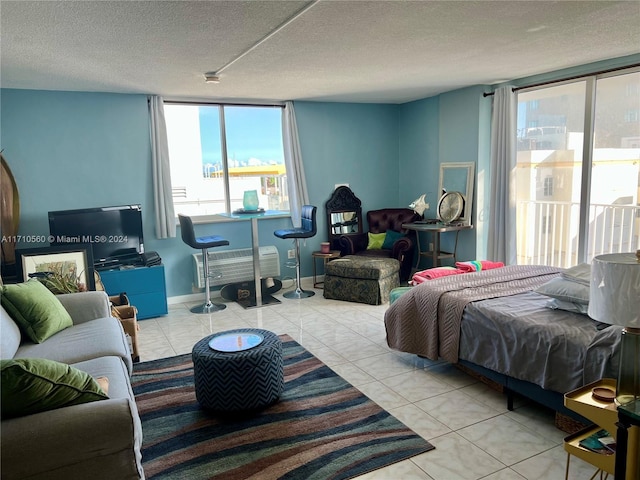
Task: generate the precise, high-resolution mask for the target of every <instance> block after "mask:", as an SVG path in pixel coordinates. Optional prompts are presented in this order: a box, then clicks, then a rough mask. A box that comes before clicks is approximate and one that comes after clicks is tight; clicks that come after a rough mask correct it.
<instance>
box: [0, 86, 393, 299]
mask: <svg viewBox="0 0 640 480" xmlns="http://www.w3.org/2000/svg"><path fill="white" fill-rule="evenodd" d="M0 93H1V100H2V102H1V104H0V119H1V122H2V123H1V126H2V130H1V132H0V145H1V146H2V148H3V149H4V156H5V158H6V160H7V163H8V164H9V166H10V168H11V170H12V172H13V174H14V176H15V178H16V182H17V184H18V189H19V192H20V201H21V218H20V229H19V234H20V235H44V236H46V235H48V233H49V226H48V221H47V212H48V211H50V210H65V209H73V208H85V207H94V206H106V205H120V204H129V203H140V204H142V206H143V213H144V215H143V229H144V235H145V248H146V250H147V251H149V250H155V251H157V252H158V253H159V254H160V256H161V257H162V260H163V263H164V265H165V272H166V282H167V294H168V295H169V296H177V295H185V294H189V293H192V288H191V282H192V277H193V271H192V264H191V262H192V260H191V254H192V253H194V252H193V250H192V249H191V248H190V247H188V246H186V245H185V244H184V243H182V241H181V240H180V238H179V237H178V238H173V239H165V240H158V239H156V238H154V237H155V235H154V231H155V230H154V223H153V194H152V185H151V163H150V162H151V159H150V158H151V155H150V146H149V125H148V113H147V99H146V96H144V95H120V94H105V93H81V92H52V91H32V90H13V89H4V90H2V91H1V92H0ZM397 109H398V107H397V106H389V105H362V104H353V105H351V104H322V103H311V102H300V103H297V104H296V114H297V120H298V126H299V130H300V141H301V146H302V151H303V155H304V158H305V169H306V178H307V184H308V188H309V193H310V201H311V203H312V204H314V205H317V206H318V213H319V215H318V220H319V233H318V235H317V236H316V237H314V238H312V239H309V240H308V241H307V242H306V244H302V245H301V249H302V255H303V258H304V259H308V260H307V261H303V263H302V275H303V276H310V275H311V269H312V264H311V261H310V259H311V255H310V253H311V251H313V250H319V246H320V242H321V241H324V240H325V239H326V231H327V230H326V220H325V217H324V202H325V201H326V200H327V199H328V198H329V196H330V195H331V192H332V191H333V186H334V184H335V183H350V184H351V186H352V187H353V188H354V190H355V191H356V192H357V194H358V195H359V196H360V197H361V198H362V200H363V204H364V206H365V208H367V209H369V208H379V207H383V206H393V205H396V203H397V197H398V176H397V173H398V172H397V162H398V120H397ZM307 157H308V158H307ZM379 172H385V174H384V175H380V174H379ZM258 225H259V238H260V244H261V245H275V246H276V247H277V248H278V250H279V252H280V258H281V263H282V267H281V276H282V277H285V276H287V277H291V276H294V271H293V270H292V269H290V268H287V267H285V266H284V263H286V261H287V255H286V253H287V250H288V249H289V248H291V246H292V244H291V243H290V242H289V241H284V240H280V239H278V238H276V237H275V236H274V235H273V231H274V230H276V229H278V228H288V227H290V226H291V221H290V220H289V219H270V220H262V221H260V222H258ZM196 230H197V233H198V235H205V234H218V235H222V236H224V237H225V238H227V239H228V240H229V241H230V246H229V248H233V249H236V248H248V247H250V246H251V233H250V224H249V222H235V223H222V224H220V223H217V224H205V225H198V226H197V227H196ZM44 245H46V243H38V244H25V243H24V242H23V243H21V244H19V245H18V247H19V248H32V247H39V246H44Z"/></svg>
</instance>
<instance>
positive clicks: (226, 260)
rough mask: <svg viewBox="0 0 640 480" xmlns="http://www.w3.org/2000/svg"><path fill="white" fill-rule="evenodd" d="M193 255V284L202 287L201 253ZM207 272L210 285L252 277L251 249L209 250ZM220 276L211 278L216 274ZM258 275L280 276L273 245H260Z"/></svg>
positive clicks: (277, 255) (242, 280)
mask: <svg viewBox="0 0 640 480" xmlns="http://www.w3.org/2000/svg"><path fill="white" fill-rule="evenodd" d="M192 257H193V285H194V286H195V287H197V288H204V275H203V272H204V265H203V262H202V253H194V254H193V255H192ZM209 273H210V275H211V277H212V278H211V279H210V284H211V286H212V287H215V286H219V285H226V284H228V283H237V282H245V281H247V280H252V279H253V250H252V249H251V248H241V249H238V250H221V251H218V252H217V251H211V250H209ZM220 274H222V276H221V277H220V278H213V277H215V276H216V275H220ZM260 275H262V278H267V277H279V276H280V255H279V254H278V249H277V248H276V247H274V246H267V247H260Z"/></svg>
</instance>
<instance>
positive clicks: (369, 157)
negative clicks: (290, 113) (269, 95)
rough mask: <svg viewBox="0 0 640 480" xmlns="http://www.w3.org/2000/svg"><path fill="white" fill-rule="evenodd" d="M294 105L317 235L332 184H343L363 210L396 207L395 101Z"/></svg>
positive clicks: (323, 222) (324, 228)
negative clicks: (347, 186)
mask: <svg viewBox="0 0 640 480" xmlns="http://www.w3.org/2000/svg"><path fill="white" fill-rule="evenodd" d="M295 109H296V120H297V122H298V134H299V138H300V143H301V148H302V156H303V159H304V164H305V174H306V178H307V187H308V189H309V196H310V198H311V199H313V201H314V202H316V203H315V204H316V205H317V206H318V211H319V217H318V236H319V237H321V238H322V239H326V238H327V231H328V230H327V220H326V218H325V210H324V204H325V202H326V201H327V200H328V199H329V197H330V196H331V193H332V192H333V190H334V189H335V185H336V184H337V183H340V184H343V183H347V184H349V186H350V188H351V189H352V190H353V192H354V193H355V194H356V195H357V196H358V198H360V200H361V201H362V210H363V211H364V212H366V211H368V210H375V209H378V208H385V207H396V206H399V205H400V204H399V203H398V189H399V181H398V143H399V139H398V109H399V107H398V106H397V105H381V104H346V103H317V102H295ZM365 222H366V220H365ZM365 227H366V225H365Z"/></svg>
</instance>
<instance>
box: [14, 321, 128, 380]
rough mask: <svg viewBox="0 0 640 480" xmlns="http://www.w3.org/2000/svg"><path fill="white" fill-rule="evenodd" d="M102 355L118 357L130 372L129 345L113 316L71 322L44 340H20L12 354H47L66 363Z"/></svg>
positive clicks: (23, 355)
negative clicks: (68, 325) (40, 341)
mask: <svg viewBox="0 0 640 480" xmlns="http://www.w3.org/2000/svg"><path fill="white" fill-rule="evenodd" d="M105 356H114V357H120V358H121V359H122V361H123V362H124V364H125V365H126V366H127V368H128V370H129V372H131V369H132V367H133V364H132V362H131V353H130V352H129V345H128V343H127V339H126V337H125V335H124V331H123V330H122V326H121V325H120V322H119V321H118V320H117V319H116V318H114V317H104V318H97V319H95V320H89V321H88V322H85V323H81V324H79V325H74V326H73V327H72V328H67V329H66V330H63V331H62V332H60V333H58V334H56V335H54V336H53V337H51V338H49V339H48V340H47V341H46V342H44V343H40V344H36V343H31V342H23V343H22V345H20V348H18V351H17V352H16V354H15V358H34V357H37V358H47V359H49V360H55V361H57V362H63V363H70V364H74V363H77V362H82V361H85V360H90V359H93V358H100V357H105Z"/></svg>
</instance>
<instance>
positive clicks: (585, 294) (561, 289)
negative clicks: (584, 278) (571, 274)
mask: <svg viewBox="0 0 640 480" xmlns="http://www.w3.org/2000/svg"><path fill="white" fill-rule="evenodd" d="M534 291H535V292H538V293H539V294H541V295H546V296H547V297H551V298H557V299H558V300H563V301H565V302H573V303H579V304H582V305H589V285H585V284H583V283H578V282H572V281H571V280H567V279H566V278H563V277H556V278H554V279H553V280H549V281H548V282H547V283H545V284H544V285H541V286H540V287H538V288H536V289H535V290H534Z"/></svg>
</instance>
